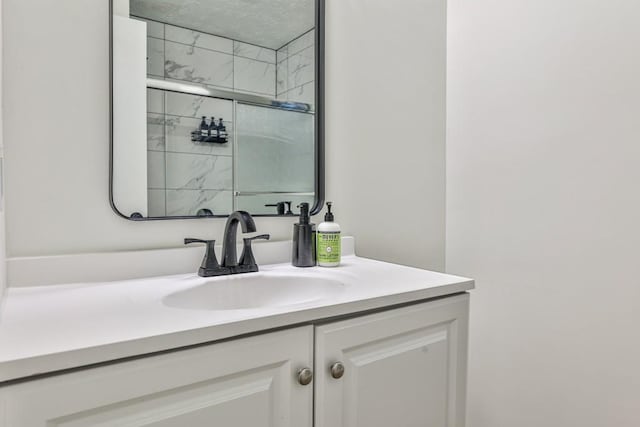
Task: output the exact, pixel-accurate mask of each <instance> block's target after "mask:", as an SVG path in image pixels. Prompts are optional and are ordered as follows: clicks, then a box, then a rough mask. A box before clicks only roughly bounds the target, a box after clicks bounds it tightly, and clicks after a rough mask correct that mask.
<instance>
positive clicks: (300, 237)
mask: <svg viewBox="0 0 640 427" xmlns="http://www.w3.org/2000/svg"><path fill="white" fill-rule="evenodd" d="M298 207H299V208H300V221H299V222H297V223H295V224H293V251H292V256H291V264H292V265H293V266H295V267H313V266H315V265H316V242H315V229H314V227H315V224H312V223H311V222H310V218H309V203H300V205H299V206H298Z"/></svg>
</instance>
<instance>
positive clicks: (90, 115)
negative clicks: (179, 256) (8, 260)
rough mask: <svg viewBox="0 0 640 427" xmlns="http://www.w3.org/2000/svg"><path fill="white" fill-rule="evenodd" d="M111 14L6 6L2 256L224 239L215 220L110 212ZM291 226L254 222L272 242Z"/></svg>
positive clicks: (19, 1) (77, 4) (82, 8)
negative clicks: (135, 217)
mask: <svg viewBox="0 0 640 427" xmlns="http://www.w3.org/2000/svg"><path fill="white" fill-rule="evenodd" d="M108 8H109V2H108V1H107V0H100V1H86V0H66V1H64V2H51V1H46V0H30V1H23V0H5V29H4V34H5V67H4V70H5V79H6V80H5V81H6V82H7V84H6V90H5V99H4V103H5V108H6V109H5V141H6V156H7V159H8V164H7V177H6V178H7V186H6V190H7V192H6V197H7V202H8V203H7V205H8V209H7V226H8V230H7V239H8V241H7V249H8V253H9V256H12V257H16V256H31V255H51V254H62V253H76V252H91V251H114V250H123V249H135V248H157V247H174V246H179V245H180V244H181V241H182V239H183V238H184V237H187V236H191V237H202V238H218V239H221V237H222V232H223V229H224V220H222V219H208V220H188V221H168V222H167V221H154V222H144V223H141V222H131V221H128V220H125V219H122V218H119V217H117V216H116V215H115V214H114V213H113V211H112V210H111V208H110V206H109V197H108V189H109V170H108V166H109V165H108V163H109V162H108V158H109V10H108ZM25 22H28V23H29V25H25ZM292 223H293V220H290V219H282V218H277V219H259V220H257V226H258V230H259V231H263V232H269V233H271V234H272V236H273V237H274V238H276V239H286V238H289V236H290V234H291V224H292Z"/></svg>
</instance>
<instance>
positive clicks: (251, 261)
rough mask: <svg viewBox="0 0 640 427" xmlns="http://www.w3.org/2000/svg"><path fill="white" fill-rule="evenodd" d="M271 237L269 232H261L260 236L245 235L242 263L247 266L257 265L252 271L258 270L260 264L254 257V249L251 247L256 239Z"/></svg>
mask: <svg viewBox="0 0 640 427" xmlns="http://www.w3.org/2000/svg"><path fill="white" fill-rule="evenodd" d="M270 238H271V236H270V235H268V234H260V235H259V236H253V237H245V238H244V239H242V240H243V242H244V248H243V249H242V255H241V256H240V265H241V266H243V267H245V266H247V267H255V270H254V269H251V270H250V271H258V264H257V263H256V259H255V258H254V257H253V249H251V242H253V241H254V240H269V239H270Z"/></svg>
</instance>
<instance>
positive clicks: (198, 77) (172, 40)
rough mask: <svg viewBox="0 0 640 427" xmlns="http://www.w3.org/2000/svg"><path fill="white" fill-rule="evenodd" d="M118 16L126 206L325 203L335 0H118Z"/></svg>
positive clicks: (181, 209) (115, 109) (117, 155)
mask: <svg viewBox="0 0 640 427" xmlns="http://www.w3.org/2000/svg"><path fill="white" fill-rule="evenodd" d="M110 15H111V151H110V175H111V179H110V192H109V193H110V202H111V206H112V207H113V209H114V210H115V212H116V213H117V214H118V215H121V216H123V217H125V218H128V219H132V220H156V219H186V218H202V217H226V216H228V215H229V214H230V213H231V212H233V211H236V210H246V211H248V212H250V213H251V214H252V215H254V216H284V217H286V216H292V215H296V214H297V213H298V210H297V208H296V207H297V205H298V204H299V203H301V202H308V203H309V204H310V205H311V206H312V207H313V208H312V213H314V214H315V213H317V212H319V211H320V209H321V208H322V204H323V200H324V72H323V65H324V0H245V1H236V0H128V1H126V0H125V1H118V0H112V1H111V14H110Z"/></svg>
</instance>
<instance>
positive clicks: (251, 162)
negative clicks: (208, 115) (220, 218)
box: [234, 103, 316, 214]
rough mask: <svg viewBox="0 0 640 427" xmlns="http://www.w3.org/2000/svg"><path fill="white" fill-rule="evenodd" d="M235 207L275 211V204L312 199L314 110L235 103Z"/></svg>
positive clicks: (266, 211) (253, 210)
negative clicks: (295, 109)
mask: <svg viewBox="0 0 640 427" xmlns="http://www.w3.org/2000/svg"><path fill="white" fill-rule="evenodd" d="M235 122H236V159H235V163H236V165H235V166H236V167H235V180H234V181H235V185H234V187H235V194H236V200H235V202H236V209H243V210H247V211H249V212H252V213H253V212H255V213H264V214H276V209H277V206H265V205H277V204H278V203H281V202H291V205H292V206H293V208H294V211H297V210H296V209H295V206H297V205H298V204H299V203H301V202H309V203H310V204H311V205H313V201H314V199H315V193H314V191H315V182H314V176H315V173H314V168H315V164H316V161H315V132H314V123H315V119H314V115H313V114H312V113H309V112H301V111H291V110H287V109H282V108H273V107H265V106H258V105H251V104H245V103H237V104H236V120H235Z"/></svg>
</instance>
